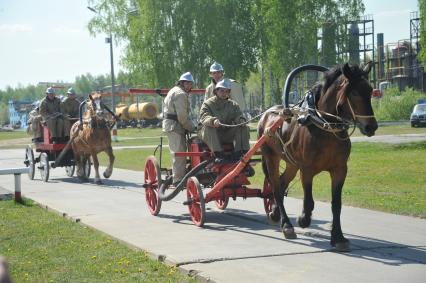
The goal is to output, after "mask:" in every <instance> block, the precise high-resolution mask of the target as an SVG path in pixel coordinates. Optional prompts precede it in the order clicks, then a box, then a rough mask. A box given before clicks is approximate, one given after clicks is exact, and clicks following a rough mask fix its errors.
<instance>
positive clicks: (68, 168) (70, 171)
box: [65, 165, 75, 177]
mask: <svg viewBox="0 0 426 283" xmlns="http://www.w3.org/2000/svg"><path fill="white" fill-rule="evenodd" d="M74 171H75V165H71V166H65V173H67V176H68V177H72V176H73V175H74Z"/></svg>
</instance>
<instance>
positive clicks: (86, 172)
mask: <svg viewBox="0 0 426 283" xmlns="http://www.w3.org/2000/svg"><path fill="white" fill-rule="evenodd" d="M91 168H92V163H91V162H90V155H89V156H85V157H83V173H84V178H87V179H89V177H90V171H91Z"/></svg>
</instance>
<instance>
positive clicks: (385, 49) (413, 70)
mask: <svg viewBox="0 0 426 283" xmlns="http://www.w3.org/2000/svg"><path fill="white" fill-rule="evenodd" d="M408 24H409V26H410V38H409V39H401V40H399V41H398V42H395V43H388V44H385V43H384V42H385V41H384V40H385V34H383V33H378V34H377V35H376V40H377V41H376V42H377V44H375V33H374V19H373V16H372V15H365V16H361V17H359V18H358V19H355V20H351V21H349V22H347V23H346V24H345V25H343V26H340V27H335V26H333V25H331V24H329V23H328V24H327V25H325V26H323V28H322V30H321V32H320V33H319V37H318V40H319V46H321V49H320V54H319V57H320V58H319V61H320V62H321V63H322V64H323V65H325V66H332V65H334V64H335V63H338V62H346V61H349V62H351V63H355V64H360V63H365V62H368V61H370V60H371V61H373V62H374V63H375V64H374V67H373V70H372V72H371V75H370V76H371V77H370V80H371V82H372V83H373V85H374V86H375V87H376V88H379V87H380V88H381V89H383V88H386V87H388V86H390V85H392V86H396V87H398V88H399V90H401V91H402V90H404V89H405V88H406V87H412V88H414V89H417V90H421V91H424V90H426V80H425V75H424V68H423V66H422V64H421V63H420V61H419V60H418V58H417V56H418V54H419V51H420V44H419V38H420V18H419V14H418V12H411V13H410V22H409V23H407V26H408ZM333 29H335V31H333ZM333 32H335V34H336V35H337V37H330V36H328V34H329V33H333ZM329 40H332V42H329ZM330 46H334V48H331V47H330ZM330 49H332V50H336V52H335V56H333V55H334V54H328V57H327V54H326V51H325V50H330ZM330 56H331V57H330ZM361 58H362V60H361ZM333 59H334V61H333Z"/></svg>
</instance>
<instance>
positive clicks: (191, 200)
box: [143, 118, 282, 227]
mask: <svg viewBox="0 0 426 283" xmlns="http://www.w3.org/2000/svg"><path fill="white" fill-rule="evenodd" d="M281 122H282V119H281V118H278V119H277V121H276V122H275V124H274V125H273V126H272V127H271V132H274V131H275V130H276V129H277V128H278V126H279V125H280V124H281ZM265 138H266V137H265V136H262V137H260V138H259V140H258V141H257V142H256V144H255V145H254V146H253V147H252V148H251V149H250V150H249V151H248V152H247V153H246V154H245V155H244V156H243V157H241V159H240V160H237V161H235V162H231V163H215V161H214V157H213V155H212V153H211V151H210V150H209V148H208V147H207V146H206V144H204V143H203V142H202V141H201V140H200V139H199V138H198V137H191V138H188V152H177V153H176V155H177V156H183V157H187V163H188V164H187V172H188V173H187V174H186V176H185V178H184V179H183V181H182V182H181V184H182V183H184V184H183V185H182V186H179V185H178V186H177V187H176V188H175V187H173V186H171V185H170V183H171V182H170V181H169V180H170V179H171V178H170V177H171V173H172V172H171V169H167V168H162V166H161V159H162V147H163V146H162V140H161V141H160V145H159V146H158V147H157V149H160V160H159V162H158V161H157V158H156V157H155V156H150V157H148V158H147V160H146V162H145V169H144V185H143V187H144V188H145V197H146V202H147V204H148V208H149V211H150V213H151V214H152V215H157V214H158V213H159V212H160V209H161V204H162V202H163V201H168V200H171V199H173V198H174V197H175V196H176V195H177V194H178V193H179V192H180V191H182V190H183V189H186V196H187V200H186V201H184V202H183V204H184V205H187V206H188V209H189V214H190V215H191V218H192V221H193V222H194V224H195V225H197V226H200V227H201V226H203V225H204V222H205V218H206V209H205V204H206V203H208V202H210V201H214V202H215V203H216V206H217V207H218V208H219V209H225V208H226V206H227V205H228V202H229V199H230V198H232V199H234V200H235V199H236V198H237V197H242V198H244V199H245V198H249V197H258V198H262V199H263V204H264V208H265V211H266V213H269V212H271V210H272V205H273V204H274V203H275V200H274V198H273V195H272V190H271V187H270V186H269V183H268V182H267V180H266V179H265V181H264V186H263V190H262V189H259V188H251V187H248V185H250V181H249V180H248V177H249V176H250V175H252V173H251V172H250V171H252V170H253V169H252V167H251V166H252V165H253V164H255V163H256V162H259V161H260V159H252V156H253V155H255V154H257V152H258V150H259V148H260V146H261V145H262V144H263V143H264V142H265ZM157 149H156V151H157ZM156 151H155V152H156ZM154 154H155V153H154ZM250 168H251V170H250ZM253 173H254V172H253Z"/></svg>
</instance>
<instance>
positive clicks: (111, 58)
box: [87, 6, 118, 142]
mask: <svg viewBox="0 0 426 283" xmlns="http://www.w3.org/2000/svg"><path fill="white" fill-rule="evenodd" d="M87 9H89V10H90V11H92V12H93V13H96V14H98V11H96V9H94V8H92V7H90V6H87ZM109 28H110V32H109V37H107V38H105V43H109V54H110V61H111V110H112V111H113V112H114V113H115V76H114V52H113V47H112V45H113V44H112V43H113V41H112V32H111V27H109ZM111 139H112V141H114V142H116V141H118V139H117V123H115V124H114V128H113V129H112V137H111Z"/></svg>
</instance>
